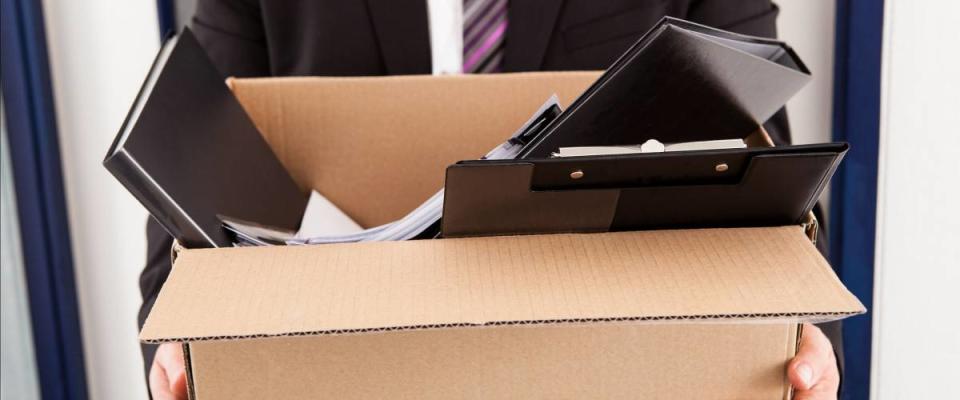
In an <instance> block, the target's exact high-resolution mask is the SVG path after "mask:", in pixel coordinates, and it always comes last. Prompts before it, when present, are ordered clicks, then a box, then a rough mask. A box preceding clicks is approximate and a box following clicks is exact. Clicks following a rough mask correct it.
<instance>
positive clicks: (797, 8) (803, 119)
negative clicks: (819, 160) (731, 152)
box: [775, 0, 836, 222]
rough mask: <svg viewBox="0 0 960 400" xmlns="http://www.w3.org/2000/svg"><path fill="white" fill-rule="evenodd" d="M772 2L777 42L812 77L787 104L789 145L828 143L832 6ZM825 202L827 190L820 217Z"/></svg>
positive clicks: (827, 1)
mask: <svg viewBox="0 0 960 400" xmlns="http://www.w3.org/2000/svg"><path fill="white" fill-rule="evenodd" d="M775 2H776V3H777V4H778V5H779V6H780V18H778V19H777V29H778V31H779V32H778V34H779V37H780V39H781V40H784V41H786V42H787V43H788V44H790V47H792V48H793V50H794V51H796V52H797V55H799V56H800V58H801V59H803V62H804V64H806V65H807V68H809V69H810V72H811V73H812V74H813V81H812V82H810V84H808V85H807V86H806V87H805V88H803V90H801V91H800V92H799V93H797V94H796V96H794V97H793V98H792V99H790V101H789V102H788V103H787V113H788V117H789V118H790V133H791V134H792V135H793V142H794V143H795V144H807V143H823V142H829V141H831V140H832V132H833V127H832V126H833V64H834V62H833V49H834V33H835V31H836V29H835V27H836V4H835V2H834V1H832V0H775ZM829 200H830V187H829V186H828V187H827V189H826V190H824V191H823V193H822V194H821V196H820V202H821V205H823V211H824V213H827V211H828V210H829V209H830V201H829ZM821 222H823V221H821Z"/></svg>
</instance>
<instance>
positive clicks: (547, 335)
mask: <svg viewBox="0 0 960 400" xmlns="http://www.w3.org/2000/svg"><path fill="white" fill-rule="evenodd" d="M796 332H797V329H796V326H795V325H791V324H772V325H759V324H750V325H722V324H704V325H643V326H635V325H634V326H627V325H600V326H567V327H529V326H524V327H518V326H514V327H497V328H486V329H454V330H434V331H416V332H393V333H388V334H377V335H347V336H326V337H298V338H273V339H257V340H241V341H214V342H199V343H193V344H191V345H190V346H191V357H192V366H193V377H194V382H195V383H196V389H197V390H196V395H197V399H198V400H211V399H236V400H240V399H273V398H282V399H318V398H330V399H348V398H351V399H352V398H369V399H380V398H400V399H454V398H465V399H487V398H498V399H532V398H537V399H572V398H586V399H618V398H619V399H657V398H660V399H703V398H710V399H768V400H769V399H782V398H784V396H785V392H786V391H787V388H788V385H787V384H786V381H785V376H786V375H785V368H786V363H785V361H786V360H788V359H789V358H790V357H792V356H793V354H795V346H794V345H793V343H795V337H796V336H795V335H796Z"/></svg>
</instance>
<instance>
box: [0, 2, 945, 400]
mask: <svg viewBox="0 0 960 400" xmlns="http://www.w3.org/2000/svg"><path fill="white" fill-rule="evenodd" d="M192 3H193V1H192V0H189V1H180V2H171V1H169V0H158V1H154V0H125V1H115V0H87V1H71V0H43V1H39V0H37V1H32V0H2V5H3V8H2V11H3V26H2V29H3V36H4V37H3V46H4V47H3V68H4V70H3V111H4V113H3V118H2V119H3V150H2V155H3V159H2V168H3V176H2V195H3V207H2V218H0V219H2V234H3V236H2V250H3V258H2V260H3V261H2V263H3V281H2V282H3V287H2V298H3V310H2V311H3V320H2V324H3V325H2V326H3V334H2V340H3V360H2V361H3V362H2V365H3V371H2V372H3V379H2V385H0V387H2V391H0V397H2V399H4V400H5V399H32V398H44V399H83V398H91V399H143V398H146V386H145V382H144V380H143V376H142V369H141V360H140V352H139V347H138V344H137V340H136V335H137V328H136V313H137V309H138V306H139V304H140V296H139V292H138V287H137V278H138V274H139V272H140V269H141V268H142V266H143V261H144V253H145V241H144V235H143V223H144V220H145V218H146V213H145V211H144V210H143V209H142V207H140V205H139V204H138V203H137V202H136V201H135V200H134V199H133V198H132V197H131V196H130V195H129V194H128V193H127V192H126V191H124V190H123V189H122V188H121V187H120V185H118V184H116V182H115V181H114V180H113V179H112V178H111V177H110V176H109V175H108V173H107V172H106V171H105V170H104V169H103V168H102V166H101V165H100V162H101V160H102V157H103V155H104V152H105V151H106V149H107V148H108V147H109V144H110V141H111V140H112V139H113V137H114V135H115V133H116V131H117V129H118V128H119V126H120V124H121V122H122V120H123V118H124V116H125V115H126V112H127V111H128V108H129V106H130V104H131V102H132V100H133V97H134V96H135V94H136V92H137V90H138V88H139V86H140V84H141V82H142V80H143V77H144V75H145V73H146V71H147V69H148V67H149V65H150V62H151V61H152V59H153V56H154V54H155V52H156V50H157V49H158V48H159V43H160V36H161V32H162V31H164V30H166V29H168V28H170V27H173V26H175V25H176V24H178V23H182V22H184V21H185V20H186V18H187V17H188V16H189V15H190V13H191V12H192ZM777 3H778V4H779V5H780V6H781V15H780V18H779V26H780V36H781V38H782V39H784V40H786V41H788V42H789V43H790V44H791V45H792V46H793V47H794V48H795V49H796V50H797V52H798V53H799V54H800V56H801V57H802V58H803V59H804V60H805V61H806V62H807V63H808V65H809V67H810V69H811V70H812V71H813V73H814V77H815V79H814V81H813V83H812V84H811V85H809V86H808V87H807V88H806V89H804V90H803V91H802V92H801V93H800V94H799V95H798V96H796V97H795V98H794V99H793V100H792V101H791V102H790V103H789V105H788V108H789V112H790V117H791V125H792V128H793V132H794V135H795V140H796V142H798V143H810V142H823V141H829V140H831V139H832V138H836V139H837V140H847V141H850V142H851V143H852V145H853V151H852V152H851V153H850V155H849V156H848V159H847V161H846V162H845V166H844V169H843V170H841V171H840V172H839V174H838V177H837V178H836V179H835V180H834V184H833V186H832V188H831V191H830V193H829V194H827V195H825V197H824V199H823V200H824V201H825V202H826V203H828V204H829V207H828V208H829V220H830V226H831V236H832V237H831V239H832V249H831V252H832V258H833V262H835V263H839V265H840V268H841V278H842V279H844V281H845V283H846V284H847V285H848V286H849V287H850V288H851V289H852V290H853V291H854V292H855V294H857V295H858V296H859V297H860V299H861V300H862V301H863V302H864V303H865V304H867V305H868V307H870V308H871V310H872V312H871V313H869V314H868V315H866V316H861V317H857V318H855V319H852V320H850V321H849V322H848V324H847V326H848V329H847V332H846V335H845V336H846V343H847V349H846V352H847V375H846V376H845V379H846V382H845V385H846V387H847V393H846V398H849V399H866V398H871V397H872V398H877V399H898V398H911V399H912V398H942V396H945V395H946V394H947V393H949V392H948V389H949V387H948V386H950V385H949V382H951V379H950V378H951V377H952V378H956V377H957V376H960V369H958V363H957V362H956V360H957V359H960V334H958V333H957V332H960V324H958V322H957V321H956V319H955V318H949V317H947V316H948V315H951V314H955V313H956V311H955V310H953V308H954V307H955V305H956V304H960V297H958V295H957V294H956V293H955V289H954V288H955V287H957V286H958V285H960V276H958V270H957V268H956V267H957V265H960V252H958V247H957V246H956V243H957V242H958V239H960V233H958V232H960V219H958V216H957V215H958V214H957V213H956V212H954V211H953V207H955V206H954V204H960V193H958V191H960V189H958V187H960V164H958V163H957V162H956V159H957V157H956V155H955V152H956V151H958V150H957V149H960V132H958V130H960V120H958V115H960V113H957V111H956V110H957V109H960V98H958V93H960V79H958V78H957V77H956V71H960V59H958V56H957V55H956V54H955V53H953V52H950V51H946V49H947V48H948V47H951V46H952V47H956V46H955V45H956V40H958V39H960V36H958V35H957V33H956V31H955V29H956V28H957V26H960V21H958V18H960V17H958V16H960V7H958V5H957V3H956V2H954V1H950V0H942V1H928V2H923V4H919V3H920V2H911V1H908V0H885V1H881V0H865V1H854V0H837V1H830V0H780V1H778V2H777ZM950 38H952V39H950ZM948 39H949V40H948ZM951 305H952V306H953V307H952V306H951Z"/></svg>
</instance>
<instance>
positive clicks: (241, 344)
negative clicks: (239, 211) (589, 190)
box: [141, 72, 863, 400]
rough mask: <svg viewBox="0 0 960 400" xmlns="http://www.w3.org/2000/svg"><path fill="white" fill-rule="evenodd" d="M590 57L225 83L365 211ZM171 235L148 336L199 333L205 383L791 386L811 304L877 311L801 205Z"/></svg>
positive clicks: (418, 394)
mask: <svg viewBox="0 0 960 400" xmlns="http://www.w3.org/2000/svg"><path fill="white" fill-rule="evenodd" d="M596 76H598V75H597V73H593V72H574V73H529V74H501V75H490V76H456V77H392V78H279V79H234V80H231V81H230V82H229V84H230V86H231V87H232V88H233V90H234V92H235V93H236V94H237V97H238V98H239V99H240V101H241V103H242V104H243V106H244V108H245V109H246V110H247V111H248V113H249V114H250V115H251V117H252V119H253V120H254V122H255V123H256V124H257V126H258V127H259V128H260V129H261V130H262V132H263V134H264V136H265V137H266V138H267V141H268V142H269V143H270V145H271V147H272V148H273V149H274V151H275V152H276V153H277V154H278V156H279V157H280V159H281V161H282V162H283V163H284V165H285V166H286V167H287V168H288V169H289V170H290V171H291V173H292V174H293V176H294V178H295V179H296V180H297V182H298V183H299V184H300V185H301V186H302V187H303V188H304V189H307V188H315V189H318V190H319V191H321V192H322V193H323V194H324V195H326V196H327V197H329V198H330V199H331V200H332V201H334V202H335V203H336V204H338V205H340V206H341V207H342V208H343V209H344V210H345V211H346V212H347V213H348V214H350V215H351V216H353V217H354V218H356V219H357V220H358V221H359V222H361V223H362V224H363V225H366V226H371V225H376V224H379V223H382V222H386V221H389V220H392V219H394V218H397V217H399V216H401V215H403V214H404V213H406V212H407V211H409V210H410V209H412V208H413V207H415V206H416V205H418V204H419V203H420V202H422V201H423V200H424V199H426V198H427V197H428V196H429V195H431V194H433V193H434V192H435V191H436V190H437V189H439V188H440V187H441V186H442V183H443V175H444V170H445V167H446V166H447V165H448V164H450V163H452V162H455V161H458V160H460V159H468V158H477V157H478V156H480V155H482V154H484V153H486V152H487V151H488V150H490V149H491V148H492V147H494V146H495V145H497V144H498V143H500V142H502V141H503V140H504V138H505V137H507V136H508V135H509V134H511V133H512V132H513V131H514V130H515V129H516V127H517V126H519V125H520V123H522V122H523V121H524V120H526V119H527V118H528V117H529V115H530V114H531V113H532V112H533V111H534V110H535V109H536V108H537V107H538V106H539V105H540V104H541V103H542V102H543V101H544V100H545V99H546V98H547V97H548V96H549V95H550V94H551V93H558V94H559V95H560V97H561V100H562V103H563V104H569V103H570V102H571V101H572V99H573V98H574V97H575V96H576V95H577V94H579V93H580V92H581V91H582V90H583V89H584V88H586V87H587V86H588V85H589V84H590V83H591V82H592V81H593V80H594V79H595V78H596ZM441 139H443V140H441ZM749 142H750V143H751V145H764V144H768V143H769V137H767V136H766V134H765V132H763V130H762V129H759V130H758V131H757V132H756V133H754V134H753V135H752V136H751V139H749ZM176 252H177V258H176V261H175V264H174V268H173V271H172V273H171V275H170V277H169V278H168V280H167V282H166V283H165V285H164V287H163V289H162V291H161V293H160V296H159V298H158V299H157V302H156V304H155V305H154V308H153V311H152V312H151V314H150V316H149V317H148V319H147V322H146V325H145V326H144V328H143V330H142V331H141V339H142V340H144V341H147V342H153V343H159V342H169V341H184V342H187V343H188V344H187V345H186V346H185V348H186V349H187V350H188V351H187V359H188V361H187V367H188V373H189V378H190V380H189V381H190V391H191V396H192V397H193V398H195V399H201V400H207V399H243V398H251V399H253V398H277V399H299V398H317V397H332V398H384V397H391V398H397V397H399V398H527V397H538V398H558V397H559V398H575V397H590V398H789V395H790V388H789V385H788V383H787V381H786V375H785V368H786V363H787V361H788V360H789V359H790V358H791V357H792V356H793V354H795V352H796V349H797V346H796V343H797V340H798V338H799V327H798V323H799V322H802V321H823V320H830V319H837V318H842V317H844V316H848V315H852V314H856V313H860V312H863V306H862V305H861V304H860V303H859V302H858V301H857V300H856V299H855V298H854V297H853V296H852V295H851V294H850V293H849V292H848V291H847V290H846V289H845V288H844V287H843V286H842V284H841V283H840V282H839V280H838V279H837V278H836V276H835V275H834V274H833V272H832V270H831V269H830V267H829V265H828V264H827V263H826V261H825V260H824V259H823V258H822V256H820V254H819V253H817V251H816V249H815V248H814V247H813V245H812V244H811V243H810V240H809V239H808V238H807V237H806V236H805V235H804V231H803V228H802V227H801V226H788V227H765V228H739V229H699V230H662V231H645V232H621V233H598V234H563V235H537V236H512V237H488V238H467V239H443V240H431V241H410V242H387V243H361V244H338V245H323V246H306V247H272V248H230V249H209V250H206V249H204V250H187V249H182V250H176Z"/></svg>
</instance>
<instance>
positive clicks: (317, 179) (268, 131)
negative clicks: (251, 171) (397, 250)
mask: <svg viewBox="0 0 960 400" xmlns="http://www.w3.org/2000/svg"><path fill="white" fill-rule="evenodd" d="M598 76H599V72H545V73H520V74H488V75H455V76H442V77H432V76H397V77H375V78H318V77H302V78H300V77H298V78H259V79H256V78H255V79H232V80H231V81H230V85H231V87H232V89H233V91H234V93H235V94H236V96H237V99H238V100H240V103H241V104H242V105H243V107H244V109H246V111H247V113H248V114H249V115H250V117H251V118H252V119H253V121H254V123H255V124H256V125H257V128H259V129H260V131H261V132H262V133H263V135H264V137H265V138H266V139H267V142H268V143H270V146H271V147H272V148H273V150H274V152H275V153H276V154H277V156H278V157H279V158H280V161H281V162H282V163H283V165H284V166H285V167H286V168H287V170H288V171H290V173H291V175H293V178H294V179H295V180H296V181H297V182H298V183H299V184H300V185H301V186H302V187H303V188H304V189H305V190H306V189H317V190H319V191H320V192H321V193H322V194H323V195H324V196H326V197H327V198H329V199H330V200H331V201H333V203H334V204H336V205H337V206H339V207H341V208H342V209H343V210H344V211H345V212H346V213H347V214H349V215H350V216H351V217H353V218H354V219H355V220H356V221H357V222H358V223H360V224H361V225H363V226H368V227H369V226H374V225H379V224H382V223H385V222H388V221H392V220H394V219H397V218H399V217H402V216H403V215H404V214H406V213H407V212H409V211H410V210H412V209H414V208H415V207H416V206H418V205H419V204H420V203H421V202H423V201H424V200H426V199H427V198H428V197H430V196H431V195H433V194H434V193H436V191H437V190H439V189H440V188H441V187H443V177H444V171H445V170H446V168H447V166H448V165H450V164H452V163H455V162H457V161H460V160H467V159H477V158H480V157H482V156H483V155H484V154H486V153H487V152H488V151H490V150H491V149H493V148H494V146H496V145H498V144H500V143H502V142H504V141H505V140H506V139H507V138H508V137H510V135H511V134H513V132H514V131H516V129H517V128H519V127H520V125H521V124H522V123H523V122H524V121H526V120H527V119H528V118H530V116H531V115H532V114H533V112H534V111H536V110H537V108H538V107H539V106H540V105H541V104H543V102H544V101H546V100H547V98H549V97H550V95H552V94H554V93H556V94H557V95H558V96H559V97H560V99H561V104H562V105H564V106H569V105H570V103H572V102H573V100H574V99H575V98H576V97H577V96H579V95H580V93H582V92H583V91H584V90H585V89H586V88H587V87H588V86H589V85H590V84H591V83H593V81H594V80H596V78H597V77H598Z"/></svg>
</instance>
